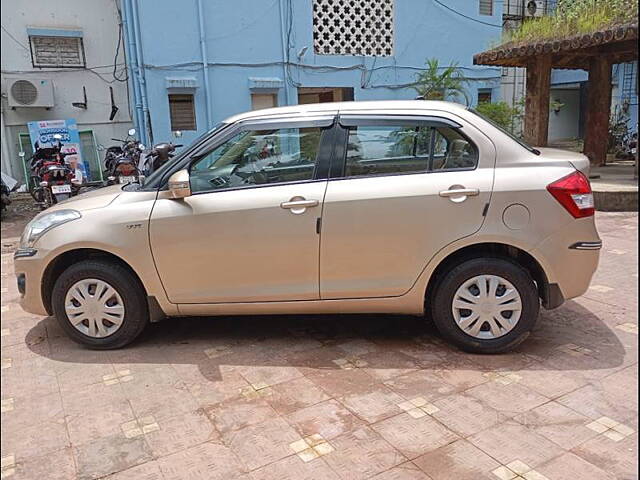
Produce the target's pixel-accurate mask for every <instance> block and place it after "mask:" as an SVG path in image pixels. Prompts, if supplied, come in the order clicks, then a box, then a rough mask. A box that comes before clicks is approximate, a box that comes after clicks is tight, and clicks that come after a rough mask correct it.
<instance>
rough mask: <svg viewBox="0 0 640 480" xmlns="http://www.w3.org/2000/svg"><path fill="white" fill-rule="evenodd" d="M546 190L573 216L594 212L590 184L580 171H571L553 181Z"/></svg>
mask: <svg viewBox="0 0 640 480" xmlns="http://www.w3.org/2000/svg"><path fill="white" fill-rule="evenodd" d="M547 190H549V193H551V195H553V196H554V198H555V199H556V200H558V202H560V204H561V205H562V206H563V207H564V208H566V209H567V211H568V212H569V213H570V214H571V215H572V216H573V217H574V218H583V217H590V216H591V215H593V214H594V212H595V208H594V203H593V192H592V191H591V185H590V184H589V179H588V178H587V177H586V176H585V174H584V173H582V172H579V171H576V172H573V173H572V174H570V175H567V176H566V177H563V178H561V179H560V180H557V181H555V182H553V183H552V184H550V185H548V186H547Z"/></svg>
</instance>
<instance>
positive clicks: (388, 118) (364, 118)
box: [338, 113, 462, 128]
mask: <svg viewBox="0 0 640 480" xmlns="http://www.w3.org/2000/svg"><path fill="white" fill-rule="evenodd" d="M338 122H339V123H340V125H342V126H343V127H370V126H387V127H389V126H404V125H408V126H419V127H449V128H462V125H460V124H459V123H458V122H456V121H454V120H450V119H448V118H444V117H435V116H431V115H424V116H421V115H375V116H373V115H349V114H344V113H341V114H340V118H339V120H338Z"/></svg>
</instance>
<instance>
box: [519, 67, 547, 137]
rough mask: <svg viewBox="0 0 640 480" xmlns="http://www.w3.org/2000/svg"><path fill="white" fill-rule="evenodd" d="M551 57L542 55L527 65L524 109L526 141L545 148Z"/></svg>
mask: <svg viewBox="0 0 640 480" xmlns="http://www.w3.org/2000/svg"><path fill="white" fill-rule="evenodd" d="M550 88H551V56H549V55H540V56H538V57H535V58H534V59H533V60H532V61H531V62H530V63H529V64H528V65H527V95H526V97H525V107H524V139H525V141H526V142H527V143H529V144H530V145H533V146H538V147H544V146H546V145H547V142H548V140H549V94H550V92H549V90H550Z"/></svg>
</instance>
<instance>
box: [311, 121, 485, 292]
mask: <svg viewBox="0 0 640 480" xmlns="http://www.w3.org/2000/svg"><path fill="white" fill-rule="evenodd" d="M339 125H340V128H341V130H340V131H341V135H342V138H341V140H340V141H338V143H337V149H336V152H335V157H334V161H333V163H332V167H331V175H330V176H331V178H330V180H329V183H328V186H327V192H326V195H325V201H324V208H323V217H322V235H321V247H320V292H321V298H322V299H339V298H367V297H385V296H400V295H402V294H404V293H406V292H407V291H408V290H409V289H410V288H411V287H412V285H413V284H414V282H415V281H416V280H417V278H418V276H419V274H420V272H421V271H422V269H423V268H424V267H425V265H426V264H427V262H428V261H429V260H430V259H431V258H432V257H433V256H434V255H435V254H436V253H437V252H438V251H439V250H440V249H442V248H443V247H445V246H446V245H448V244H450V243H451V242H454V241H456V240H458V239H460V238H463V237H466V236H469V235H473V234H474V233H475V232H477V231H478V230H479V229H480V227H481V226H482V223H483V221H484V214H485V212H486V208H487V207H488V204H489V201H490V197H491V190H492V185H493V175H494V167H495V148H494V146H493V144H492V142H491V141H490V140H489V139H488V138H487V137H486V136H485V135H484V134H483V133H482V132H480V131H479V130H478V129H476V128H475V127H474V126H473V125H471V124H469V123H468V122H466V121H464V120H463V119H460V118H457V117H455V116H452V115H450V114H449V115H448V114H445V113H444V112H439V113H438V112H435V113H434V114H433V115H429V116H426V115H424V116H404V115H367V116H363V115H357V114H353V115H350V114H342V113H341V115H340V118H339Z"/></svg>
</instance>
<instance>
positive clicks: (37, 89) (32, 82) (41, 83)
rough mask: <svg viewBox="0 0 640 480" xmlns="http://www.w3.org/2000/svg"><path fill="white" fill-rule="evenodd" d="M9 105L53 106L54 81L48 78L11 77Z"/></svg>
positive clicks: (8, 92)
mask: <svg viewBox="0 0 640 480" xmlns="http://www.w3.org/2000/svg"><path fill="white" fill-rule="evenodd" d="M7 94H8V97H9V98H8V101H9V102H8V103H9V107H11V108H15V107H40V108H43V107H44V108H51V107H53V106H54V105H55V102H54V100H53V82H52V81H51V80H49V79H46V78H28V79H26V78H11V79H8V80H7Z"/></svg>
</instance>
